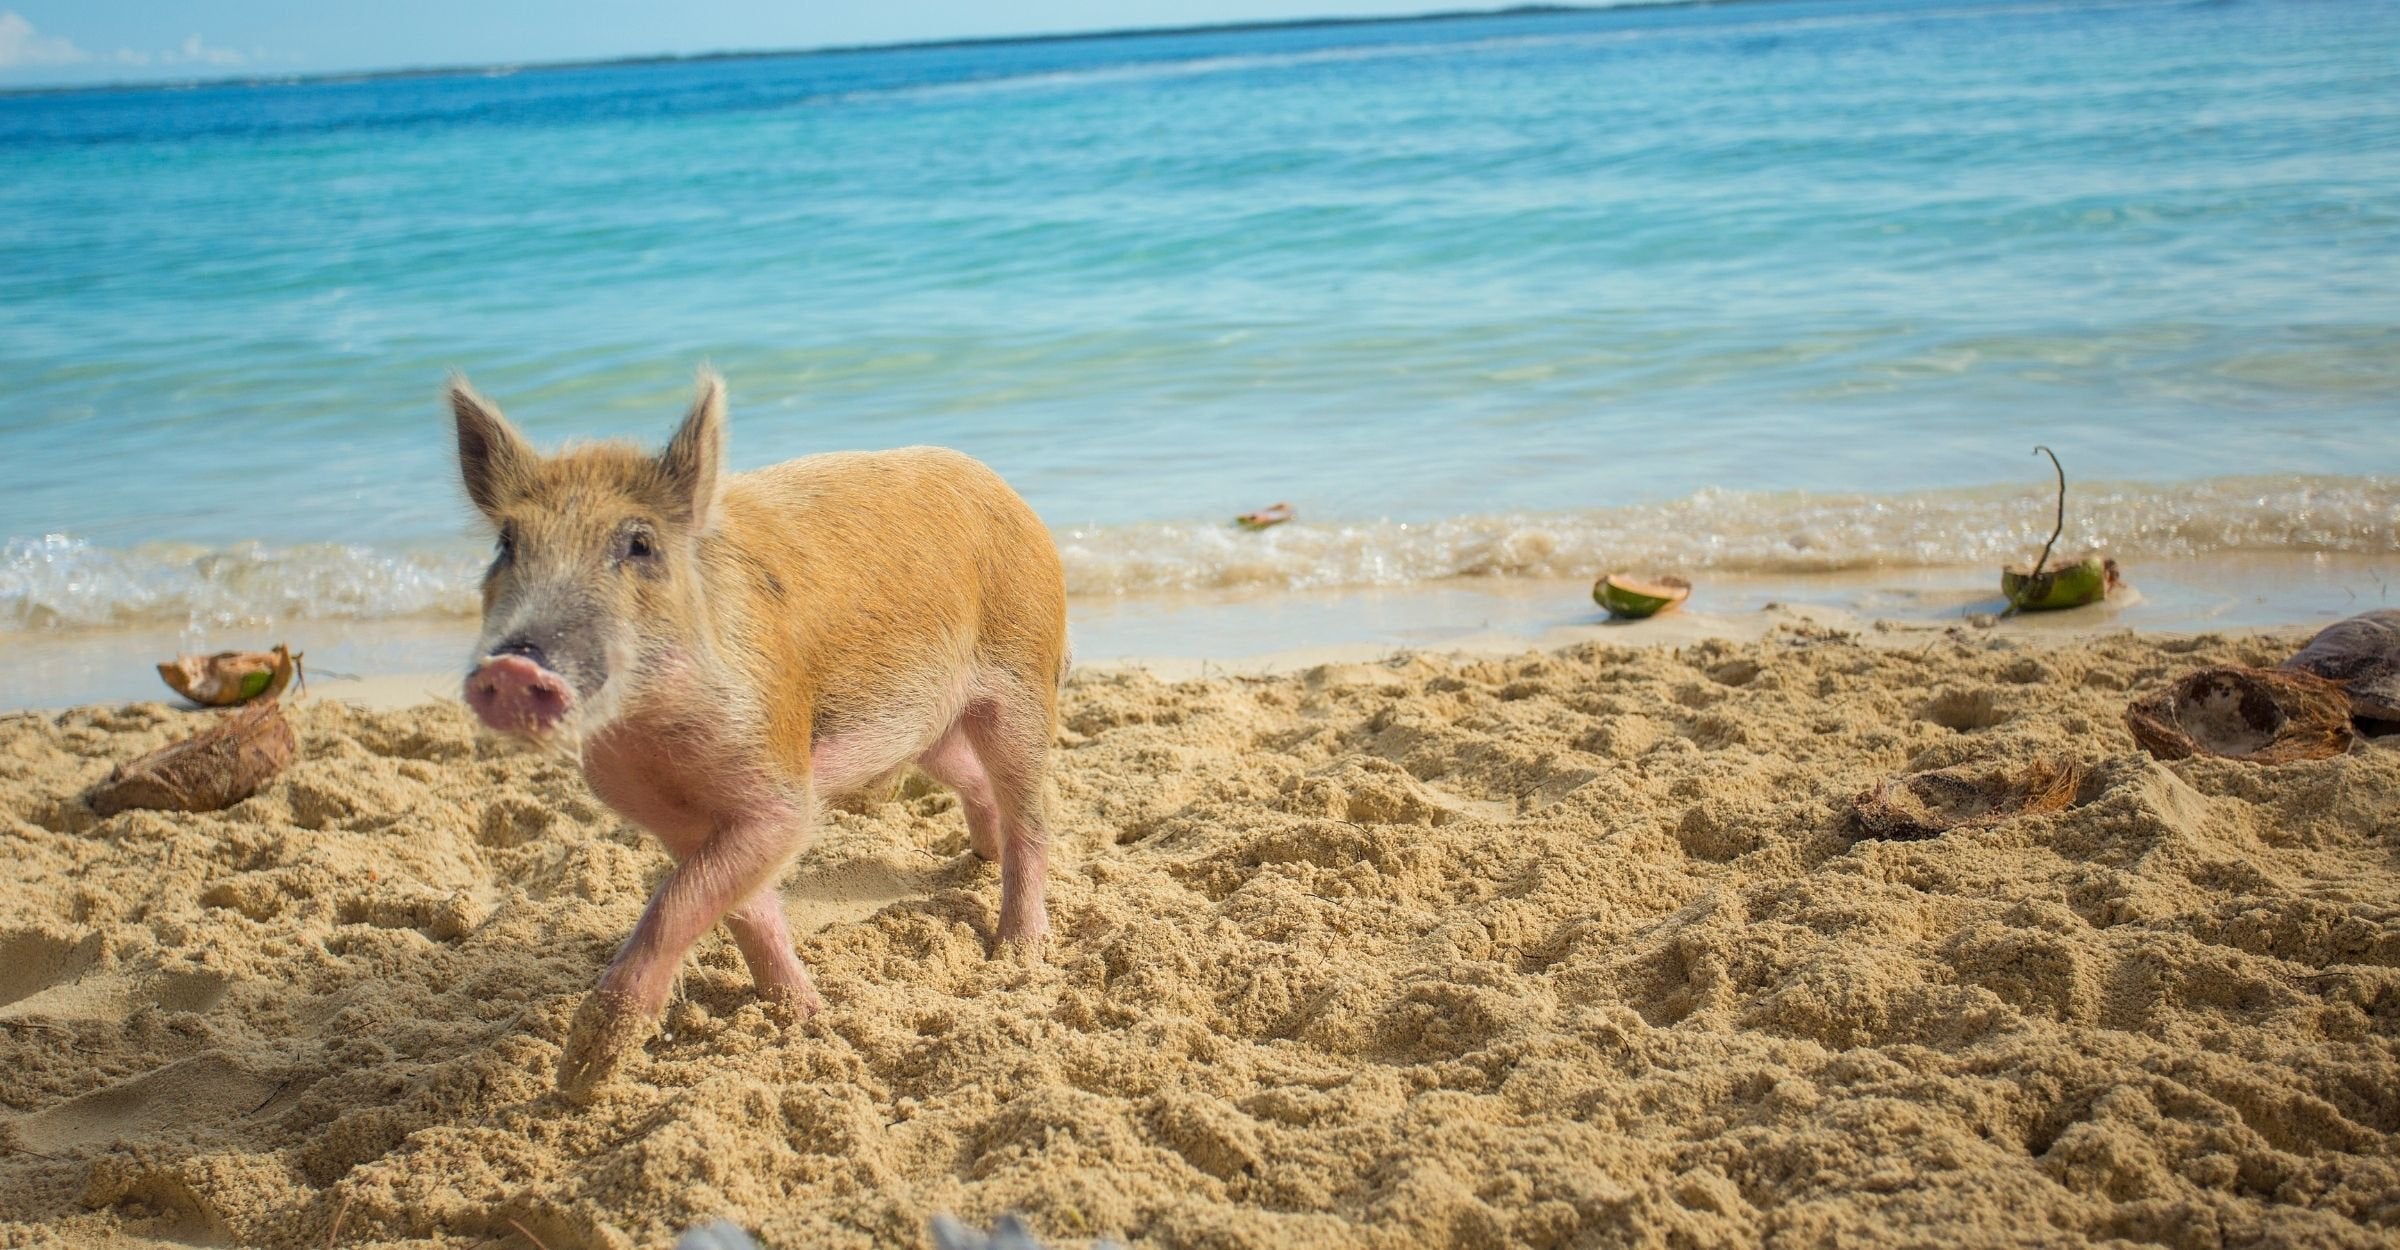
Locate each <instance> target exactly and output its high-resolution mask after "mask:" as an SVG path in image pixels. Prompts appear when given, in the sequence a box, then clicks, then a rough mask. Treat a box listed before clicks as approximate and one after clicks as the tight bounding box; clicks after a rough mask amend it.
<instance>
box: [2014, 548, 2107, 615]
mask: <svg viewBox="0 0 2400 1250" xmlns="http://www.w3.org/2000/svg"><path fill="white" fill-rule="evenodd" d="M2120 584H2121V583H2120V582H2119V581H2118V579H2117V562H2116V561H2114V560H2110V559H2107V558H2105V557H2102V556H2085V557H2084V558H2082V559H2081V560H2077V561H2075V562H2074V563H2072V564H2061V565H2058V566H2056V567H2053V568H2048V569H2044V570H2042V571H2041V572H2039V573H2036V572H2034V571H2033V570H2031V569H2028V568H2026V567H2024V566H2023V565H2017V564H2012V565H2010V566H2008V567H2007V568H2004V569H2002V570H2000V593H2001V594H2003V595H2006V596H2008V601H2009V603H2010V604H2011V605H2013V606H2014V607H2015V608H2017V609H2018V610H2020V611H2024V612H2055V611H2057V610H2059V609H2061V608H2080V607H2083V606H2085V605H2087V604H2093V603H2098V602H2100V601H2101V600H2103V599H2106V598H2107V597H2108V594H2109V592H2110V591H2112V590H2115V589H2116V588H2117V587H2118V586H2119V585H2120Z"/></svg>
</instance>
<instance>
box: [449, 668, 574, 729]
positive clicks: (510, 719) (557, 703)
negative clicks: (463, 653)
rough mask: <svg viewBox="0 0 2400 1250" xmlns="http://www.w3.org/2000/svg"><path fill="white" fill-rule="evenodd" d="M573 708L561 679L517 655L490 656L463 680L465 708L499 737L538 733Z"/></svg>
mask: <svg viewBox="0 0 2400 1250" xmlns="http://www.w3.org/2000/svg"><path fill="white" fill-rule="evenodd" d="M574 705H575V691H574V688H573V687H570V686H569V685H567V681H566V679H565V678H563V677H560V676H559V675H558V674H556V673H553V672H551V671H550V670H549V669H546V668H543V667H542V666H541V665H539V664H536V663H534V662H533V661H531V660H529V659H526V658H525V657H524V656H521V655H496V656H493V657H492V658H491V659H488V660H485V661H484V662H483V666H482V667H480V668H478V669H476V670H475V671H474V672H473V673H471V674H469V675H468V677H467V706H468V707H471V708H474V709H475V715H477V716H479V717H481V718H482V719H483V723H484V724H486V725H489V726H491V727H492V728H494V729H497V730H499V731H501V732H502V733H513V734H538V733H541V732H543V731H544V730H547V729H549V728H551V727H552V726H554V725H556V724H558V722H560V721H562V720H564V719H566V715H567V709H568V708H571V707H573V706H574Z"/></svg>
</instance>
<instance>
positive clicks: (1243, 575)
mask: <svg viewBox="0 0 2400 1250" xmlns="http://www.w3.org/2000/svg"><path fill="white" fill-rule="evenodd" d="M1297 502H1298V503H1299V504H1300V510H1301V518H1300V519H1299V520H1298V521H1295V522H1293V523H1292V524H1289V525H1285V526H1281V527H1279V528H1276V529H1272V530H1268V531H1265V532H1263V533H1248V532H1245V531H1242V530H1239V529H1236V528H1234V527H1233V526H1231V525H1230V524H1227V523H1224V522H1220V521H1186V522H1159V523H1150V524H1139V525H1118V526H1099V527H1065V528H1060V529H1058V530H1057V531H1055V535H1056V538H1057V541H1058V545H1059V551H1060V553H1061V555H1062V556H1063V557H1064V559H1065V562H1066V568H1067V583H1068V590H1069V592H1070V593H1072V594H1075V595H1080V596H1101V595H1126V594H1145V593H1158V592H1173V591H1205V590H1220V589H1251V588H1256V589H1269V590H1272V589H1319V588H1332V587H1353V586H1402V585H1408V584H1411V583H1418V582H1426V581H1434V580H1439V579H1444V578H1455V577H1567V576H1591V575H1594V574H1596V573H1599V572H1604V571H1608V570H1612V569H1637V570H1682V571H1686V572H1697V571H1707V570H1720V571H1725V572H1746V573H1784V574H1810V573H1827V572H1840V571H1848V570H1861V569H1878V568H1883V569H1894V568H1920V567H1935V566H1943V565H1991V564H1994V563H1997V562H2001V561H2006V560H2012V559H2016V560H2024V559H2030V558H2031V557H2032V556H2033V554H2034V553H2035V552H2036V551H2038V550H2039V549H2040V547H2041V544H2042V540H2043V538H2044V537H2046V536H2047V535H2048V533H2049V529H2050V523H2051V519H2052V514H2051V500H2050V497H2049V496H2048V495H2047V494H2046V493H2045V492H2043V491H2040V490H2033V489H2027V488H2023V487H2005V488H2002V487H1986V488H1978V489H1973V490H1962V491H1923V492H1916V493H1911V494H1899V495H1830V494H1800V493H1790V494H1745V493H1737V492H1729V491H1703V492H1701V493H1699V494H1696V495H1692V496H1689V497H1687V498H1683V499H1678V500H1674V501H1672V502H1668V503H1662V504H1649V505H1638V506H1631V507H1621V508H1601V509H1589V510H1581V511H1571V512H1511V513H1492V514H1484V515H1474V516H1457V517H1447V518H1442V519H1439V520H1433V521H1422V522H1419V521H1393V520H1359V521H1342V520H1331V519H1318V518H1315V517H1313V516H1311V515H1309V511H1308V507H1307V503H1306V501H1305V500H1301V501H1297ZM2090 549H2098V550H2105V551H2107V552H2109V553H2111V554H2114V555H2116V556H2117V557H2118V558H2120V559H2122V560H2127V561H2139V560H2141V559H2144V558H2174V557H2191V556H2205V555H2208V554H2210V553H2215V552H2269V553H2274V552H2282V553H2309V552H2335V553H2349V554H2366V555H2373V554H2378V553H2387V554H2394V555H2396V556H2400V482H2395V481H2393V480H2391V479H2387V478H2375V477H2268V478H2218V479H2213V480H2207V481H2198V482H2179V483H2155V484H2116V485H2102V486H2079V487H2077V488H2076V489H2075V491H2074V493H2073V494H2072V495H2071V496H2070V499H2069V508H2068V523H2067V529H2066V534H2065V536H2064V537H2063V538H2062V539H2061V540H2060V543H2059V550H2060V551H2061V552H2077V551H2083V550H2090ZM482 559H483V557H482V555H481V553H480V552H478V551H475V550H470V549H466V548H463V547H461V548H443V549H435V550H410V551H389V550H380V549H377V548H372V547H359V546H333V545H323V546H305V547H285V548H270V547H263V546H259V545H256V544H245V545H241V546H237V547H233V548H230V549H225V550H206V549H200V548H192V547H165V546H145V547H137V548H132V549H128V550H117V549H111V548H106V547H98V546H93V545H91V544H89V543H85V542H82V541H80V540H77V539H74V538H69V537H64V536H59V535H48V536H43V537H39V538H31V539H14V540H11V541H9V542H8V544H7V545H6V547H5V549H4V551H0V629H6V630H18V631H24V630H41V631H59V630H75V629H92V628H108V627H116V626H129V625H173V626H240V625H256V626H260V627H269V626H274V625H278V624H281V623H283V622H288V621H295V620H381V619H397V618H407V617H440V616H453V617H455V616H465V615H471V614H472V613H473V612H474V611H475V579H476V576H477V574H478V572H479V570H480V568H481V565H482Z"/></svg>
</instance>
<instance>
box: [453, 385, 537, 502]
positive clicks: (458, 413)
mask: <svg viewBox="0 0 2400 1250" xmlns="http://www.w3.org/2000/svg"><path fill="white" fill-rule="evenodd" d="M449 395H450V415H451V416H452V417H455V418H457V420H458V472H459V476H461V477H463V478H465V479H466V483H467V498H469V499H472V500H474V501H475V506H476V507H478V508H481V509H483V510H484V511H485V512H486V513H492V512H497V511H499V510H500V505H501V504H502V503H504V502H506V501H507V499H508V497H509V495H510V494H512V493H514V489H515V486H516V483H517V482H518V481H520V480H521V479H522V478H523V477H524V475H525V473H526V472H527V471H528V470H530V469H531V468H532V466H533V463H534V461H535V460H536V459H538V458H539V457H538V456H536V454H535V453H534V450H533V448H532V447H531V446H530V445H528V444H527V443H526V442H525V438H524V436H523V435H521V434H519V433H517V429H516V427H515V426H513V425H510V424H509V423H508V418H506V417H504V416H501V415H500V410H499V409H498V408H497V407H494V406H493V404H492V401H490V400H488V399H485V398H484V397H483V396H481V395H478V394H476V393H475V388H474V387H472V386H469V385H467V378H466V375H465V374H463V373H454V374H451V375H450V386H449Z"/></svg>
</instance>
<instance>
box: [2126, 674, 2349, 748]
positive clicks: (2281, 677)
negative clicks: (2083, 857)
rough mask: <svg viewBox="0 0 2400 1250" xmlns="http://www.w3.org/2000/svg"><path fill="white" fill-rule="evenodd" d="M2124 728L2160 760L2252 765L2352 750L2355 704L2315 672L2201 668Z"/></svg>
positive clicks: (2142, 705)
mask: <svg viewBox="0 0 2400 1250" xmlns="http://www.w3.org/2000/svg"><path fill="white" fill-rule="evenodd" d="M2125 727H2126V728H2127V729H2130V730H2132V731H2133V737H2134V740H2135V741H2136V742H2139V743H2141V744H2142V749H2143V750H2145V751H2148V752H2149V753H2150V754H2152V755H2155V756H2157V757H2158V758H2160V759H2162V760H2179V759H2183V758H2185V757H2187V756H2192V755H2214V756H2218V757H2221V758H2224V759H2234V760H2247V761H2249V762H2251V763H2254V764H2286V763H2290V762H2292V761H2294V760H2321V759H2324V758H2325V757H2327V756H2330V755H2340V754H2341V753H2342V752H2344V751H2347V750H2349V749H2350V743H2351V740H2352V739H2353V738H2354V737H2355V735H2354V734H2353V733H2352V731H2351V729H2350V701H2349V700H2348V699H2347V698H2344V697H2343V695H2342V688H2341V686H2339V685H2337V684H2336V683H2334V682H2330V681H2327V680H2325V679H2324V678H2322V677H2319V676H2317V675H2316V674H2314V673H2303V672H2297V671H2293V670H2287V669H2273V668H2241V667H2238V666H2234V665H2224V666H2221V667H2216V668H2203V669H2195V670H2193V671H2191V672H2189V673H2185V674H2184V675H2182V676H2181V677H2178V678H2176V679H2175V680H2174V681H2172V682H2170V683H2168V685H2167V688H2166V689H2164V690H2161V691H2159V692H2158V693H2156V694H2153V695H2151V696H2149V697H2148V698H2144V699H2137V700H2135V701H2134V702H2133V703H2132V704H2130V705H2128V706H2127V707H2126V709H2125Z"/></svg>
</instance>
